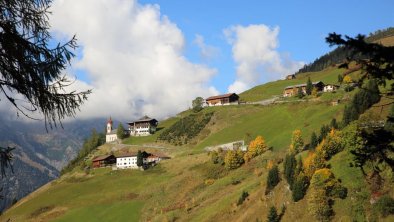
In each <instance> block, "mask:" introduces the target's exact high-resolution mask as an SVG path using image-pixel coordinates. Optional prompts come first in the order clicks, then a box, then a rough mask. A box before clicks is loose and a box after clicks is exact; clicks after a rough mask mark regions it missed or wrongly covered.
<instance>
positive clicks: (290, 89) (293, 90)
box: [283, 81, 324, 97]
mask: <svg viewBox="0 0 394 222" xmlns="http://www.w3.org/2000/svg"><path fill="white" fill-rule="evenodd" d="M312 85H313V87H314V88H316V89H317V91H318V92H321V91H323V89H324V83H323V82H322V81H318V82H313V83H312ZM299 88H301V90H302V93H304V94H306V83H304V84H298V85H293V86H287V87H286V88H285V90H284V91H283V97H290V96H295V95H297V93H298V89H299Z"/></svg>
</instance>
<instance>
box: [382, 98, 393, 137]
mask: <svg viewBox="0 0 394 222" xmlns="http://www.w3.org/2000/svg"><path fill="white" fill-rule="evenodd" d="M384 129H385V130H386V131H388V132H390V133H391V134H394V104H393V105H391V109H390V113H389V115H388V116H387V120H386V124H385V125H384Z"/></svg>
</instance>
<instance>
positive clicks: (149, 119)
mask: <svg viewBox="0 0 394 222" xmlns="http://www.w3.org/2000/svg"><path fill="white" fill-rule="evenodd" d="M151 121H155V122H158V121H157V120H156V119H153V118H150V117H149V116H147V115H145V116H143V117H141V118H139V119H138V120H136V121H134V122H129V123H127V124H129V125H130V124H133V123H142V122H151Z"/></svg>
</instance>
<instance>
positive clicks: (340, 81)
mask: <svg viewBox="0 0 394 222" xmlns="http://www.w3.org/2000/svg"><path fill="white" fill-rule="evenodd" d="M342 82H343V75H342V74H339V75H338V83H339V84H342Z"/></svg>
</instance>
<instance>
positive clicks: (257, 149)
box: [244, 136, 267, 162]
mask: <svg viewBox="0 0 394 222" xmlns="http://www.w3.org/2000/svg"><path fill="white" fill-rule="evenodd" d="M266 150H267V145H266V143H265V140H264V138H263V137H262V136H257V137H256V139H254V140H252V141H251V142H250V144H249V146H248V151H247V152H246V153H245V155H244V160H245V162H248V161H249V160H251V159H252V158H254V157H256V156H258V155H261V154H262V153H264V152H265V151H266Z"/></svg>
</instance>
